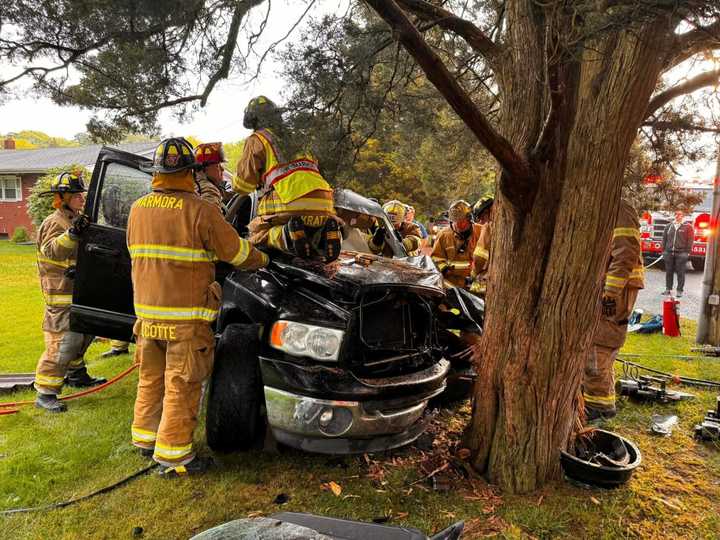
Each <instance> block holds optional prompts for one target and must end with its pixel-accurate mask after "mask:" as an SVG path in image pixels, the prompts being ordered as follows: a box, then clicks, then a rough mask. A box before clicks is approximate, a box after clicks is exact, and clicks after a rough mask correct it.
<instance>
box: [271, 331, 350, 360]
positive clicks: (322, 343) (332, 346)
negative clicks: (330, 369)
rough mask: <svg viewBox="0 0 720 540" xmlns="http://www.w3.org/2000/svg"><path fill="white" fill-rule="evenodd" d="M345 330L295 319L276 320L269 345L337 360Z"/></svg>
mask: <svg viewBox="0 0 720 540" xmlns="http://www.w3.org/2000/svg"><path fill="white" fill-rule="evenodd" d="M344 335H345V332H343V331H342V330H336V329H334V328H324V327H322V326H313V325H311V324H302V323H299V322H295V321H278V322H276V323H275V324H274V325H273V327H272V330H271V332H270V346H271V347H272V348H273V349H278V350H279V351H284V352H287V353H290V354H295V355H298V356H309V357H310V358H315V359H316V360H325V361H328V362H337V359H338V354H339V353H340V345H341V344H342V340H343V336H344Z"/></svg>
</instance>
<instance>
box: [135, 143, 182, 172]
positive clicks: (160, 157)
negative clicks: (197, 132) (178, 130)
mask: <svg viewBox="0 0 720 540" xmlns="http://www.w3.org/2000/svg"><path fill="white" fill-rule="evenodd" d="M195 166H196V162H195V153H194V152H193V147H192V145H191V144H190V143H189V142H187V140H185V138H183V137H171V138H170V139H165V140H164V141H162V142H161V143H160V144H158V146H157V148H156V149H155V154H154V156H153V161H152V164H142V165H140V168H141V169H142V170H143V171H145V172H152V173H156V172H159V173H175V172H180V171H184V170H185V169H190V168H194V167H195Z"/></svg>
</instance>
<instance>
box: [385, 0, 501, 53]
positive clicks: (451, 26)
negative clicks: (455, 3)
mask: <svg viewBox="0 0 720 540" xmlns="http://www.w3.org/2000/svg"><path fill="white" fill-rule="evenodd" d="M397 3H398V4H399V5H400V6H402V7H403V9H405V10H406V11H411V12H412V13H414V14H415V15H417V16H418V17H419V18H420V19H423V20H429V21H435V22H436V23H437V25H438V26H440V27H441V28H444V29H445V30H448V31H450V32H453V33H455V34H457V35H459V36H460V37H462V38H463V39H464V40H465V41H466V42H467V44H468V45H470V46H471V47H472V48H473V49H474V50H475V51H477V52H478V53H480V54H481V55H483V57H485V58H486V59H487V60H488V62H489V63H490V64H491V65H493V64H495V63H497V61H498V56H499V55H500V52H501V48H500V47H499V46H498V44H497V43H495V42H494V41H493V40H491V39H490V38H489V37H487V36H486V35H485V33H484V32H483V31H482V30H480V28H478V27H477V26H475V25H474V24H473V23H472V22H471V21H468V20H467V19H463V18H461V17H458V16H457V15H455V14H453V13H451V12H450V11H448V10H446V9H443V8H441V7H440V6H436V5H434V4H431V3H430V2H425V1H423V0H397Z"/></svg>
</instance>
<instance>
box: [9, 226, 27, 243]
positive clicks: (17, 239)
mask: <svg viewBox="0 0 720 540" xmlns="http://www.w3.org/2000/svg"><path fill="white" fill-rule="evenodd" d="M28 240H30V235H29V234H28V231H27V229H26V228H25V227H15V230H14V231H13V235H12V238H11V239H10V241H11V242H14V243H15V244H20V243H22V242H27V241H28Z"/></svg>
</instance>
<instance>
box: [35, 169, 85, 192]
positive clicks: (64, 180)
mask: <svg viewBox="0 0 720 540" xmlns="http://www.w3.org/2000/svg"><path fill="white" fill-rule="evenodd" d="M85 191H87V190H86V189H85V183H84V182H83V179H82V175H81V174H75V173H71V172H64V173H60V174H58V175H57V176H56V177H55V178H54V179H53V181H52V182H50V190H49V191H44V192H42V193H41V194H40V195H51V194H53V193H84V192H85Z"/></svg>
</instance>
